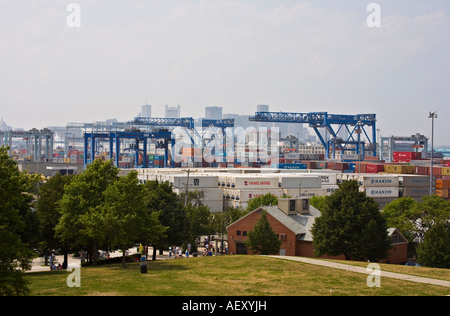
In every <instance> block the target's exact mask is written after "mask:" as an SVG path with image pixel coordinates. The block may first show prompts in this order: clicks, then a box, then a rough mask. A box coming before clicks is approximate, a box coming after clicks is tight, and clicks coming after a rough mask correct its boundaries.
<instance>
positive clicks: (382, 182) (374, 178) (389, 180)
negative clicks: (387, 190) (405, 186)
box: [358, 175, 399, 187]
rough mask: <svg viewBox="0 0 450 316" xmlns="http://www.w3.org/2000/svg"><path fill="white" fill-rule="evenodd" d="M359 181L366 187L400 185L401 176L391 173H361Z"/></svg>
mask: <svg viewBox="0 0 450 316" xmlns="http://www.w3.org/2000/svg"><path fill="white" fill-rule="evenodd" d="M358 183H359V185H360V186H364V187H398V185H399V177H398V176H389V175H363V176H361V175H360V176H359V177H358Z"/></svg>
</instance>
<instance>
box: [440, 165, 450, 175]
mask: <svg viewBox="0 0 450 316" xmlns="http://www.w3.org/2000/svg"><path fill="white" fill-rule="evenodd" d="M441 172H442V175H443V176H450V167H442V169H441Z"/></svg>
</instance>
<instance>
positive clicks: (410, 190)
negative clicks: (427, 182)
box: [400, 186, 430, 197]
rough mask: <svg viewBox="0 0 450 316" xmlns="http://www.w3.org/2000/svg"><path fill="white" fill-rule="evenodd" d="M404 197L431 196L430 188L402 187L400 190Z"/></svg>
mask: <svg viewBox="0 0 450 316" xmlns="http://www.w3.org/2000/svg"><path fill="white" fill-rule="evenodd" d="M400 194H401V196H402V197H422V196H427V195H429V194H430V187H429V186H428V187H415V186H412V187H402V188H400Z"/></svg>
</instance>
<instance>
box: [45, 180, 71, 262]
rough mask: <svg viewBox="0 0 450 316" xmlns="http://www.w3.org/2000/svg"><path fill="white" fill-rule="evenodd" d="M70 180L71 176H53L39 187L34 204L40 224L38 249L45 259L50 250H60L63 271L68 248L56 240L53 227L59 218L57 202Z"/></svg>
mask: <svg viewBox="0 0 450 316" xmlns="http://www.w3.org/2000/svg"><path fill="white" fill-rule="evenodd" d="M72 179H73V176H72V175H68V176H63V175H61V174H59V173H57V174H55V175H54V176H52V177H51V178H49V179H48V180H47V182H45V183H43V184H42V185H41V186H40V188H39V197H38V200H37V203H36V213H37V215H38V218H39V223H40V236H41V243H40V249H41V250H42V251H43V252H44V255H45V256H46V257H45V258H46V259H47V256H48V255H50V250H51V249H58V248H60V249H61V250H62V251H63V254H64V262H63V268H64V269H66V268H67V264H68V262H67V255H68V252H69V250H70V247H69V245H68V244H66V243H63V242H61V240H59V239H58V238H56V236H55V227H56V225H57V224H58V222H59V219H60V217H61V213H60V211H59V202H60V201H61V199H62V197H63V195H64V186H65V185H66V184H69V183H70V181H71V180H72ZM46 263H47V262H46Z"/></svg>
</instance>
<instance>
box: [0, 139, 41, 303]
mask: <svg viewBox="0 0 450 316" xmlns="http://www.w3.org/2000/svg"><path fill="white" fill-rule="evenodd" d="M33 185H34V182H33V178H32V177H30V176H28V175H27V174H25V173H22V172H20V171H19V169H18V168H17V165H16V163H15V162H14V161H13V160H12V159H11V158H10V157H9V155H8V148H5V147H0V241H1V247H0V296H4V295H25V294H28V293H29V289H28V284H27V282H26V281H25V280H24V279H23V276H22V273H23V270H24V269H27V268H29V260H30V259H31V258H32V257H33V256H34V254H33V251H32V249H31V247H30V245H29V244H28V243H27V242H26V241H25V240H24V239H25V238H24V236H25V234H24V233H25V231H26V230H27V226H26V221H25V218H24V217H25V216H26V214H27V213H29V212H31V205H32V204H31V203H32V200H33V197H32V194H31V193H29V192H30V191H31V190H32V189H33ZM19 268H22V270H21V269H19Z"/></svg>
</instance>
